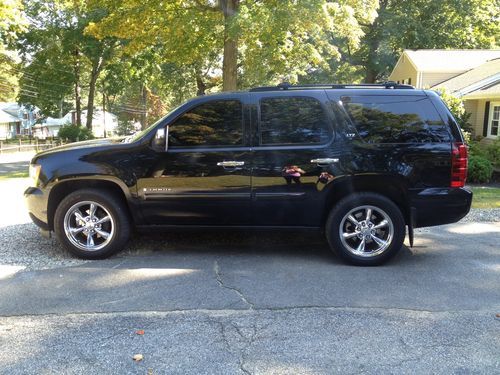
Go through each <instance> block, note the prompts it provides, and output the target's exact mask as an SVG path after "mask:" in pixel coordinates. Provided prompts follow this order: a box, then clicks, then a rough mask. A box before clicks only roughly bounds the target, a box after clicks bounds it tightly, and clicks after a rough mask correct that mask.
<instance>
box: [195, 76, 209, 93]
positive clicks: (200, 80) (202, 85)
mask: <svg viewBox="0 0 500 375" xmlns="http://www.w3.org/2000/svg"><path fill="white" fill-rule="evenodd" d="M196 88H197V89H198V90H197V92H196V95H198V96H199V95H205V91H206V90H207V85H206V84H205V82H204V81H203V77H202V75H201V72H200V71H196Z"/></svg>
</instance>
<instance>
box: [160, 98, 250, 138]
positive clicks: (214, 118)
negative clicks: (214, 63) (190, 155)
mask: <svg viewBox="0 0 500 375" xmlns="http://www.w3.org/2000/svg"><path fill="white" fill-rule="evenodd" d="M242 113H243V111H242V105H241V103H240V102H239V101H238V100H214V101H212V102H208V103H204V104H201V105H199V106H197V107H195V108H193V109H191V110H189V111H187V112H186V113H184V114H183V115H182V116H181V117H179V118H178V119H177V120H176V121H175V122H174V123H173V124H172V125H171V126H170V129H169V146H173V147H192V146H212V147H213V146H235V145H241V144H242V143H243V116H242Z"/></svg>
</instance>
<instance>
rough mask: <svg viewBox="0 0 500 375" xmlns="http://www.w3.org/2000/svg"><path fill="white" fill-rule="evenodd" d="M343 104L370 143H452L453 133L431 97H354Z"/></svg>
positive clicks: (347, 98)
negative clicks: (451, 134)
mask: <svg viewBox="0 0 500 375" xmlns="http://www.w3.org/2000/svg"><path fill="white" fill-rule="evenodd" d="M341 100H342V104H343V106H344V108H345V109H346V112H347V113H348V115H349V117H350V119H351V121H352V123H353V124H354V125H355V127H356V129H357V131H358V133H359V135H360V136H361V137H362V138H363V139H364V140H365V141H366V142H369V143H426V142H448V141H449V139H450V135H449V132H448V129H447V127H446V126H445V124H444V122H443V121H442V120H441V117H440V116H439V114H438V112H437V111H436V109H435V108H434V106H433V104H432V103H431V102H430V100H429V99H428V98H427V97H421V96H358V97H355V96H352V97H342V98H341Z"/></svg>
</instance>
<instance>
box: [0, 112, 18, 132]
mask: <svg viewBox="0 0 500 375" xmlns="http://www.w3.org/2000/svg"><path fill="white" fill-rule="evenodd" d="M20 126H21V120H20V119H19V118H17V117H14V116H12V115H11V114H9V113H7V112H5V111H3V110H1V109H0V139H8V138H13V136H14V135H15V134H16V131H17V130H18V129H19V128H20Z"/></svg>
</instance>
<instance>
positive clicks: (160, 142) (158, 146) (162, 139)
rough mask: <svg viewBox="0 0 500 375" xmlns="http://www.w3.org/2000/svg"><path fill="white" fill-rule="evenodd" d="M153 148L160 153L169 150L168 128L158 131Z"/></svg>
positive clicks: (152, 144)
mask: <svg viewBox="0 0 500 375" xmlns="http://www.w3.org/2000/svg"><path fill="white" fill-rule="evenodd" d="M151 146H152V147H153V149H154V150H155V151H159V152H162V151H167V150H168V126H166V127H164V128H160V129H158V130H156V134H155V137H154V138H153V141H152V143H151Z"/></svg>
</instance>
